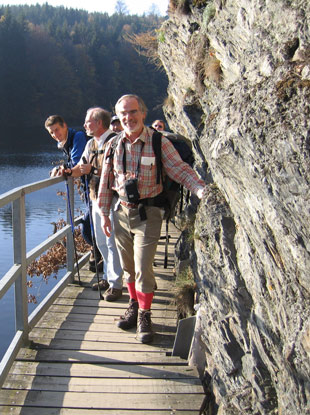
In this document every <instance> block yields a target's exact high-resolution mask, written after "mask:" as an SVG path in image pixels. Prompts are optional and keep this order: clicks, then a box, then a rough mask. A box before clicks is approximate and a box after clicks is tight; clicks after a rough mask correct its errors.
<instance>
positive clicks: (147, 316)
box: [136, 310, 154, 343]
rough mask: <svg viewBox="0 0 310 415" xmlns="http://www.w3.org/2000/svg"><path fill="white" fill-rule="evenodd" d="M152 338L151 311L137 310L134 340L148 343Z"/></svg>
mask: <svg viewBox="0 0 310 415" xmlns="http://www.w3.org/2000/svg"><path fill="white" fill-rule="evenodd" d="M153 336H154V334H153V330H152V321H151V310H146V311H142V310H139V313H138V328H137V335H136V339H137V340H138V341H139V342H141V343H150V342H151V341H152V340H153Z"/></svg>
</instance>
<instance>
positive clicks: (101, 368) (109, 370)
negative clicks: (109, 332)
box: [11, 361, 197, 379]
mask: <svg viewBox="0 0 310 415" xmlns="http://www.w3.org/2000/svg"><path fill="white" fill-rule="evenodd" d="M11 372H12V373H16V374H17V375H37V376H39V377H41V376H59V377H61V376H68V374H70V375H71V376H72V377H76V376H79V377H91V378H96V377H107V378H124V377H129V378H132V379H134V378H135V379H137V378H152V379H195V378H197V371H196V369H195V368H194V367H190V366H184V365H167V366H166V365H150V364H146V365H143V366H142V365H140V366H135V365H126V364H123V365H113V364H110V365H104V364H97V365H93V364H87V363H72V362H65V363H46V362H23V361H16V362H15V363H14V364H13V366H12V371H11Z"/></svg>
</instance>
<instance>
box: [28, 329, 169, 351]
mask: <svg viewBox="0 0 310 415" xmlns="http://www.w3.org/2000/svg"><path fill="white" fill-rule="evenodd" d="M120 334H121V335H120ZM29 338H30V340H31V341H32V342H34V343H39V347H40V345H41V346H42V347H44V346H45V345H48V344H50V343H51V341H52V340H54V341H57V340H67V341H69V342H71V341H72V342H74V341H75V342H82V341H85V342H87V341H88V342H104V343H111V344H112V343H113V344H119V343H123V344H127V347H128V348H133V347H134V348H136V347H139V344H140V343H138V342H137V341H136V333H135V330H134V329H132V330H131V331H126V332H121V333H119V332H105V333H104V335H103V334H102V333H98V332H93V331H88V332H86V333H85V332H83V331H74V330H55V329H36V330H32V332H31V335H30V336H29ZM54 341H53V343H51V344H52V346H53V347H55V345H56V347H57V343H56V342H54ZM173 342H174V333H172V334H171V335H161V334H158V332H157V333H156V335H155V340H154V341H153V342H152V344H149V345H144V346H148V347H151V348H152V347H156V348H158V347H160V345H162V347H163V349H166V348H167V347H169V348H170V349H171V348H172V346H173ZM72 344H74V343H72ZM31 347H36V344H31ZM111 347H112V346H111Z"/></svg>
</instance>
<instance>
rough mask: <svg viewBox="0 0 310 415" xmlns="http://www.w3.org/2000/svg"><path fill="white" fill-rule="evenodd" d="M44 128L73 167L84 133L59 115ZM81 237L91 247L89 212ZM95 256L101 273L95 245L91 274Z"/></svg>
mask: <svg viewBox="0 0 310 415" xmlns="http://www.w3.org/2000/svg"><path fill="white" fill-rule="evenodd" d="M44 125H45V128H46V129H47V131H48V132H49V134H50V136H51V137H52V138H53V139H54V140H55V141H57V147H58V148H59V149H61V150H62V151H63V153H64V156H65V157H66V164H67V166H68V167H69V168H72V167H74V166H75V165H76V164H77V163H78V162H79V161H80V158H81V156H82V153H83V151H84V148H85V146H86V143H87V136H86V133H85V132H84V131H82V130H75V129H74V128H69V127H68V126H67V124H66V122H65V120H64V119H63V117H61V116H60V115H50V116H49V117H48V118H47V120H46V121H45V124H44ZM62 170H63V167H62V168H60V167H59V166H57V167H54V168H53V170H52V171H51V173H50V175H51V176H52V177H55V176H61V175H62ZM82 235H83V238H84V239H85V241H86V242H87V243H88V244H89V245H91V246H92V238H91V231H90V222H89V212H88V210H87V212H86V213H85V215H84V221H83V224H82ZM95 256H96V258H97V263H98V267H99V269H98V270H99V272H102V269H103V262H102V258H101V254H100V251H99V249H98V248H97V246H96V245H95V251H94V250H93V249H92V252H91V256H90V260H89V269H90V271H92V272H96V269H95Z"/></svg>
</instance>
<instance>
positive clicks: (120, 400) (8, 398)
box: [0, 389, 204, 413]
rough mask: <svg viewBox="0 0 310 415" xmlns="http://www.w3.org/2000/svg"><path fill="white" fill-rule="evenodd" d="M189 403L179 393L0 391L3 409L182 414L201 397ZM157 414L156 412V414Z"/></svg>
mask: <svg viewBox="0 0 310 415" xmlns="http://www.w3.org/2000/svg"><path fill="white" fill-rule="evenodd" d="M191 395H193V398H192V399H191V400H187V399H183V396H184V394H182V393H181V394H178V393H173V394H170V393H156V394H153V393H147V394H145V393H122V394H117V395H116V394H113V393H112V394H109V393H105V392H101V393H89V392H84V393H80V392H64V393H62V392H51V391H24V390H18V389H11V390H10V391H6V390H4V391H3V390H1V391H0V402H1V403H2V405H12V403H13V405H14V402H16V401H18V402H19V405H23V406H34V407H43V408H46V407H49V408H80V409H81V408H85V409H88V408H92V409H101V410H106V409H128V408H136V410H145V409H146V410H154V409H156V410H158V409H159V410H167V409H170V410H171V411H172V413H173V409H177V410H183V409H191V410H197V411H199V409H200V406H201V403H202V401H203V399H204V394H202V393H200V394H199V393H196V394H191ZM155 413H156V412H155Z"/></svg>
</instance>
